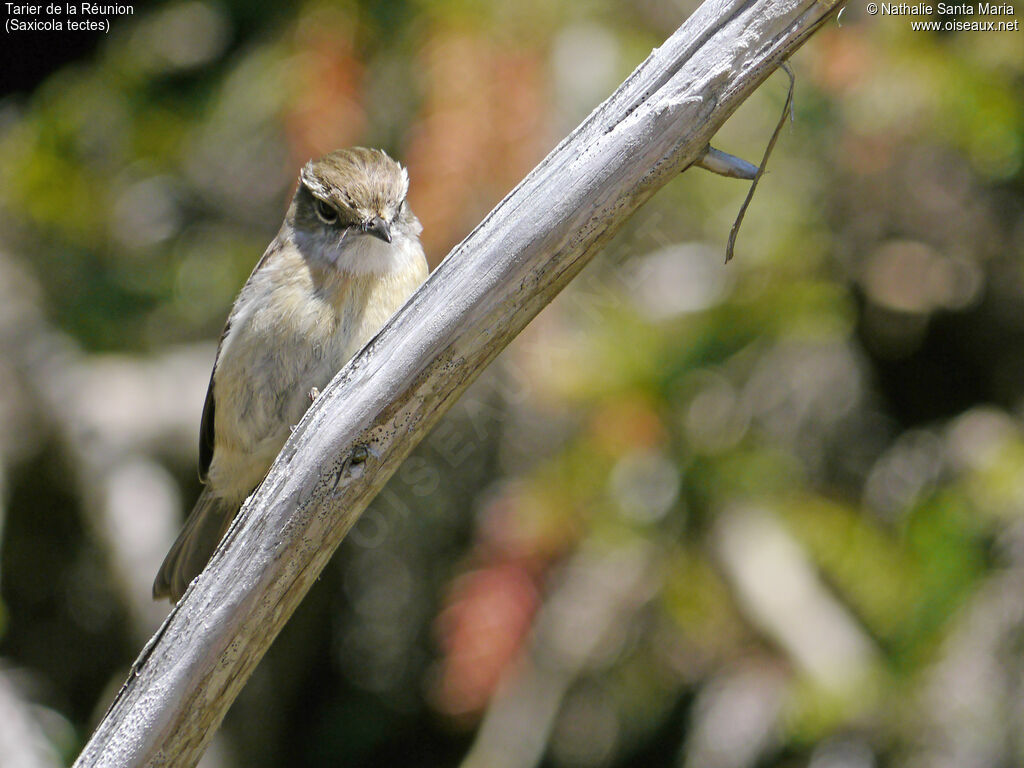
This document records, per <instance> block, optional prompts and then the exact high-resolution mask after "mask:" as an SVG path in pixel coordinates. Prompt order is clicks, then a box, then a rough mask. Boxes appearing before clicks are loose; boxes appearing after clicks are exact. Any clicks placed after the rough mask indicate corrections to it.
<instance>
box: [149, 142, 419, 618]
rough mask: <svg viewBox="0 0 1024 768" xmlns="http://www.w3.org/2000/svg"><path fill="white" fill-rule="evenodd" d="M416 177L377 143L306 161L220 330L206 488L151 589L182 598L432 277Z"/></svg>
mask: <svg viewBox="0 0 1024 768" xmlns="http://www.w3.org/2000/svg"><path fill="white" fill-rule="evenodd" d="M408 190H409V176H408V173H407V172H406V170H405V169H404V168H403V167H402V166H401V165H399V164H398V163H397V162H395V161H394V160H392V159H391V158H390V157H389V156H388V155H387V154H385V153H384V152H383V151H381V150H376V149H364V148H362V147H356V148H352V149H343V150H338V151H336V152H332V153H330V154H328V155H325V156H324V157H322V158H320V159H319V160H315V161H310V162H309V163H307V164H306V165H305V167H303V169H302V172H301V173H300V174H299V184H298V189H297V190H296V192H295V196H294V197H293V198H292V202H291V205H290V206H289V208H288V213H287V214H286V215H285V219H284V223H283V224H282V225H281V229H280V231H279V232H278V233H277V237H275V238H274V240H273V242H271V244H270V246H269V247H268V248H267V250H266V252H265V253H264V254H263V258H261V259H260V261H259V263H257V265H256V268H255V269H254V270H253V273H252V274H251V275H250V276H249V279H248V280H247V281H246V283H245V285H244V286H243V287H242V290H241V292H240V293H239V294H238V298H237V299H235V304H234V306H233V307H232V309H231V313H230V315H229V316H228V321H227V325H226V327H225V328H224V333H223V334H222V335H221V339H220V346H219V348H218V350H217V359H216V361H215V363H214V366H213V373H212V374H211V376H210V385H209V389H208V390H207V393H206V404H205V405H204V406H203V416H202V423H201V425H200V428H199V477H200V479H201V480H202V481H203V483H204V484H205V486H206V487H205V488H204V489H203V491H202V493H201V494H200V496H199V499H198V501H196V505H195V507H194V508H193V510H192V513H191V514H190V515H189V517H188V520H187V521H186V522H185V527H184V528H183V530H182V531H181V533H180V534H179V536H178V539H177V541H175V542H174V545H173V546H172V547H171V549H170V551H169V552H168V553H167V557H166V558H165V559H164V562H163V565H161V566H160V571H159V572H158V573H157V576H156V580H155V581H154V582H153V597H154V599H159V598H162V597H167V598H169V599H170V600H171V601H172V602H177V601H178V600H180V599H181V596H182V595H183V594H184V592H185V589H186V588H187V587H188V585H189V583H190V582H191V581H192V579H193V578H195V577H196V576H197V575H198V574H199V572H200V571H201V570H202V569H203V568H204V567H205V565H206V563H207V561H209V559H210V557H211V556H212V554H213V551H214V549H216V547H217V544H218V543H219V542H220V540H221V538H222V537H223V536H224V534H225V533H226V532H227V529H228V526H229V525H230V524H231V521H232V520H233V519H234V517H235V515H236V514H237V512H238V510H239V508H240V507H241V505H242V502H244V501H245V499H246V497H247V496H248V495H249V494H250V493H252V492H253V490H255V488H256V487H257V486H258V485H259V484H260V483H261V482H262V481H263V478H264V477H265V476H266V474H267V472H268V471H269V470H270V465H271V464H272V463H273V461H274V458H275V457H276V456H277V454H278V452H279V451H280V450H281V447H282V446H283V445H284V443H285V441H286V440H287V438H288V436H289V434H290V432H291V428H292V427H293V426H294V425H295V424H297V423H298V422H299V419H300V418H301V417H302V414H303V413H304V412H305V410H306V408H308V407H309V405H310V403H311V402H312V400H313V399H314V398H315V397H316V395H317V393H318V392H319V391H320V389H321V388H323V387H325V386H326V385H327V383H328V382H329V381H330V380H331V378H332V377H333V376H334V374H335V373H336V372H337V371H338V370H339V369H340V368H341V367H342V366H343V365H344V364H345V363H346V362H347V361H348V360H349V359H350V358H351V357H352V356H353V355H354V354H355V353H356V352H358V351H359V349H360V348H361V347H362V346H363V345H364V344H365V343H366V342H367V341H369V340H370V338H371V337H372V336H373V335H374V334H375V333H377V331H378V330H380V329H381V328H382V327H383V325H384V323H385V322H386V321H387V320H388V318H390V317H391V315H392V314H393V313H394V312H395V310H397V309H398V308H399V307H400V306H401V305H402V304H403V303H404V302H405V300H406V299H407V298H409V296H410V295H412V293H413V291H415V290H416V288H417V287H419V285H420V284H421V283H422V282H423V281H424V280H425V279H426V277H427V260H426V257H425V256H424V254H423V247H422V246H421V245H420V242H419V234H420V232H421V231H422V230H423V227H422V226H421V225H420V223H419V220H418V219H417V218H416V216H415V215H413V212H412V211H411V210H410V209H409V204H408V203H407V202H406V199H405V198H406V193H407V192H408Z"/></svg>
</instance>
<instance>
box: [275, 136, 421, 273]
mask: <svg viewBox="0 0 1024 768" xmlns="http://www.w3.org/2000/svg"><path fill="white" fill-rule="evenodd" d="M408 191H409V175H408V173H407V172H406V170H405V168H403V167H402V166H401V165H399V164H398V163H397V162H395V161H394V160H392V159H391V158H390V157H389V156H388V155H387V153H385V152H384V151H382V150H379V149H365V148H363V147H353V148H351V149H341V150H337V151H335V152H331V153H330V154H328V155H324V156H323V157H321V158H320V159H319V160H310V161H309V162H308V163H306V165H305V167H303V169H302V172H301V174H300V175H299V187H298V190H297V191H296V193H295V199H294V201H293V204H292V207H291V209H290V211H289V220H290V221H291V224H292V227H293V230H294V232H295V236H296V242H297V244H298V245H299V247H300V250H302V251H303V252H304V253H307V254H308V255H309V256H310V257H311V258H317V259H323V260H326V261H328V262H330V263H331V264H333V265H334V266H336V267H338V268H339V269H342V270H344V271H349V272H353V273H356V274H359V273H366V272H375V273H376V272H383V271H387V270H389V269H392V268H394V267H395V266H396V259H400V258H401V257H402V255H403V252H404V250H405V249H408V248H410V247H412V246H415V247H416V248H419V242H418V236H419V233H420V232H421V231H422V227H421V226H420V223H419V221H418V220H417V218H416V216H415V215H414V214H413V213H412V211H411V210H410V209H409V205H408V203H407V202H406V199H405V198H406V194H407V193H408Z"/></svg>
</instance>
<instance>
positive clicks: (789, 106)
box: [725, 63, 796, 264]
mask: <svg viewBox="0 0 1024 768" xmlns="http://www.w3.org/2000/svg"><path fill="white" fill-rule="evenodd" d="M782 69H783V71H785V73H786V74H787V75H789V93H787V94H786V105H785V106H784V107H783V108H782V115H780V116H779V123H778V125H776V126H775V131H774V133H772V137H771V139H769V140H768V146H767V147H765V150H764V157H762V158H761V166H760V167H759V168H758V169H757V173H756V174H755V175H754V180H753V181H752V182H751V183H750V189H749V190H748V191H747V197H746V199H745V200H744V201H743V205H741V206H740V211H739V213H737V214H736V221H734V222H733V225H732V230H731V231H730V232H729V244H728V245H727V246H726V247H725V263H726V264H728V263H729V260H730V259H731V258H732V256H733V250H734V249H735V247H736V235H738V234H739V231H740V224H742V223H743V217H744V216H745V215H746V213H747V207H748V206H749V205H750V201H751V200H752V199H753V197H754V190H755V189H757V182H759V181H760V180H761V177H762V176H764V168H765V166H766V165H767V164H768V158H769V157H770V156H771V154H772V150H773V149H775V141H776V139H778V138H779V134H780V133H782V126H783V125H785V124H786V115H787V114H788V115H789V117H790V120H792V119H793V89H794V88H795V87H796V78H795V77H793V70H791V69H790V68H789V64H786V63H783V65H782Z"/></svg>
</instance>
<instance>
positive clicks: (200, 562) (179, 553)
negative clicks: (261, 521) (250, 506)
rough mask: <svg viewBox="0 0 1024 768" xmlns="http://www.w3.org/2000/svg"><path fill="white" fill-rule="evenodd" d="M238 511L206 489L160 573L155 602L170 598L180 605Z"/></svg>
mask: <svg viewBox="0 0 1024 768" xmlns="http://www.w3.org/2000/svg"><path fill="white" fill-rule="evenodd" d="M236 512H238V506H237V505H235V504H231V503H229V502H226V501H224V499H221V498H218V497H217V496H214V495H213V494H212V493H210V489H209V488H204V489H203V492H202V493H201V494H200V495H199V499H198V500H197V501H196V505H195V507H193V509H192V513H191V514H190V515H189V516H188V520H186V521H185V527H184V528H183V529H182V531H181V533H180V534H178V540H177V541H175V542H174V544H173V545H172V546H171V549H170V551H169V552H168V553H167V557H165V558H164V563H163V565H161V566H160V570H159V571H158V572H157V574H156V580H154V582H153V599H154V600H159V599H160V598H161V597H166V598H168V599H169V600H170V601H171V602H172V603H176V602H178V601H179V600H180V599H181V596H182V595H183V594H185V590H186V589H187V588H188V585H189V584H190V583H191V581H192V579H194V578H195V577H196V576H198V575H199V572H200V571H202V570H203V568H205V567H206V563H207V562H208V561H209V560H210V557H211V556H212V555H213V551H214V550H215V549H216V548H217V544H219V543H220V540H221V539H222V538H223V537H224V534H225V533H227V530H228V526H230V525H231V521H232V520H233V519H234V517H235V513H236Z"/></svg>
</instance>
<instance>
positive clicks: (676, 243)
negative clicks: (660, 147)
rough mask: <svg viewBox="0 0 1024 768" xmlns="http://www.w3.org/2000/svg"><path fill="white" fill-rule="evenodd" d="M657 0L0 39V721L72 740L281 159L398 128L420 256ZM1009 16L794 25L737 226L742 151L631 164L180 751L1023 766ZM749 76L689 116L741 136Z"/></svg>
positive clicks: (695, 765) (195, 419) (121, 670)
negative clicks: (732, 104)
mask: <svg viewBox="0 0 1024 768" xmlns="http://www.w3.org/2000/svg"><path fill="white" fill-rule="evenodd" d="M694 7H695V3H694V2H693V1H692V0H679V2H672V1H671V0H640V1H639V2H638V1H636V0H633V1H632V2H627V1H626V0H584V1H581V2H573V3H542V2H536V1H535V0H533V1H530V0H527V1H522V0H521V1H520V2H512V1H511V0H478V1H477V2H463V1H461V0H441V1H440V2H425V1H423V0H363V2H351V3H343V2H338V3H320V2H298V3H291V4H289V3H267V2H244V1H243V0H223V1H222V2H206V1H205V0H198V1H194V0H186V1H185V2H138V3H136V4H135V5H134V6H133V8H134V14H133V15H131V16H122V17H112V18H111V31H110V33H109V34H108V35H103V34H88V33H76V34H63V35H62V34H56V33H54V34H44V33H19V34H13V35H7V36H5V39H4V43H3V48H2V50H0V55H2V56H3V78H4V80H5V83H4V91H3V94H4V95H3V96H2V98H0V491H2V493H0V531H2V538H0V764H2V765H3V766H19V767H24V768H49V767H50V766H59V765H67V764H69V763H70V762H71V761H72V760H73V759H74V757H75V756H76V755H77V753H78V750H79V749H80V748H81V746H82V745H83V743H84V741H85V739H86V738H87V737H88V735H89V733H90V731H91V729H92V728H93V726H94V725H95V724H96V722H97V721H98V719H99V717H100V716H101V715H102V714H103V712H104V710H105V708H106V706H107V705H108V703H109V702H110V700H111V698H112V697H113V695H114V693H115V691H116V690H117V688H118V687H119V686H120V684H121V682H122V681H123V679H124V678H125V676H126V674H127V671H128V667H129V665H130V663H131V662H132V660H133V659H134V658H135V656H136V654H137V652H138V650H139V649H140V648H141V646H142V644H143V643H144V641H145V640H146V639H147V638H148V637H149V636H150V635H151V633H152V632H153V631H154V629H155V628H156V627H157V626H158V624H159V622H160V621H161V619H162V618H163V616H164V615H165V614H166V612H167V610H168V607H167V605H166V604H165V603H161V604H154V603H152V602H151V601H150V598H149V590H150V583H151V581H152V577H153V574H154V572H155V570H156V568H157V566H158V564H159V562H160V559H161V558H162V556H163V554H164V552H165V550H166V548H167V546H168V545H169V544H170V542H171V541H172V539H173V537H174V535H175V533H176V530H177V528H178V526H179V524H180V521H181V519H182V517H183V515H184V514H185V512H186V511H187V510H188V508H190V506H191V503H192V501H193V500H194V498H195V496H196V494H197V493H198V487H199V486H198V481H197V480H196V476H195V475H196V473H195V468H194V467H195V461H196V442H197V431H198V423H199V413H200V409H201V405H202V399H203V394H204V392H205V387H206V383H207V377H208V375H209V370H210V366H211V364H212V360H213V354H214V342H215V339H216V338H217V336H218V334H219V332H220V329H221V325H222V322H223V319H224V317H225V316H226V314H227V310H228V308H229V306H230V303H231V301H232V299H233V297H234V295H235V292H236V291H237V290H238V288H239V287H240V285H241V284H242V282H243V281H244V280H245V278H246V276H247V275H248V273H249V270H250V269H251V267H252V266H253V264H254V263H255V261H256V260H257V258H258V257H259V255H260V254H261V252H262V250H263V248H264V247H265V246H266V244H267V243H268V242H269V240H270V239H271V238H272V237H273V235H274V233H275V232H276V230H277V227H278V226H279V224H280V221H281V218H282V214H283V211H284V208H285V206H286V202H287V199H288V197H289V195H290V193H291V190H292V189H293V184H294V179H295V176H296V172H297V169H298V168H299V166H300V165H301V164H302V163H303V162H305V160H306V159H308V158H309V157H310V156H313V155H318V154H321V153H323V152H326V151H329V150H331V149H333V148H336V147H339V146H345V145H350V144H366V145H372V146H380V147H384V148H386V149H387V150H388V151H389V152H390V153H391V154H392V155H393V156H395V157H397V158H400V159H401V160H402V161H403V162H405V163H406V164H408V167H409V170H410V175H411V177H412V189H411V193H410V195H411V203H412V207H413V209H414V210H415V211H416V212H417V213H418V215H419V217H420V218H421V219H422V221H423V223H424V226H425V231H424V238H425V244H426V247H427V250H428V254H429V257H430V260H431V264H432V265H436V264H437V263H438V262H439V261H440V259H441V258H443V256H444V255H445V254H446V253H447V251H448V249H449V248H450V247H451V246H452V245H453V244H455V243H456V242H458V241H459V240H460V239H461V238H462V237H464V236H465V235H466V234H467V233H468V231H469V230H470V229H471V228H472V227H473V226H474V225H475V224H476V223H477V222H478V221H479V220H480V218H481V217H482V216H483V215H484V214H485V213H486V212H487V211H488V210H489V209H490V208H491V207H492V206H493V205H494V204H495V203H496V202H497V201H498V200H499V199H500V198H501V196H502V195H504V194H505V193H506V192H507V191H508V190H509V189H510V188H511V187H512V186H513V185H514V184H515V183H516V182H517V181H518V180H519V179H520V178H521V177H522V176H523V175H524V174H525V173H526V172H528V171H529V170H530V168H532V167H533V165H534V164H535V163H536V162H537V161H539V160H540V159H541V158H542V157H543V156H544V154H545V153H546V152H547V151H548V150H549V149H550V148H552V147H553V146H554V145H555V144H556V143H557V141H558V140H559V139H560V138H561V137H562V136H564V135H565V134H566V133H567V132H568V131H569V130H570V129H571V128H573V127H574V126H575V125H576V124H577V123H578V122H579V121H580V120H581V119H582V118H583V117H585V116H586V115H587V114H588V113H589V111H590V110H591V109H593V107H594V106H596V105H597V104H598V103H599V102H600V101H601V100H602V99H604V98H605V97H606V96H607V95H608V94H609V93H610V92H611V91H612V90H613V89H614V87H615V86H616V85H617V84H618V83H619V82H620V81H621V80H622V79H623V78H624V77H625V76H626V75H627V74H628V73H629V72H630V71H631V70H632V69H633V68H634V67H635V66H636V65H637V64H638V63H639V62H640V61H641V60H642V59H643V58H644V56H645V55H646V54H647V53H648V52H649V51H650V49H651V48H652V47H653V46H656V45H658V44H659V43H660V42H661V41H662V40H663V39H664V38H665V37H666V36H667V35H669V34H670V33H671V32H672V31H673V30H674V29H675V28H676V27H677V26H678V25H679V24H680V23H681V22H682V20H683V19H685V18H686V17H687V16H688V15H689V14H690V13H691V12H692V10H693V8H694ZM1011 18H1016V17H1011ZM1022 43H1024V36H1022V34H1021V33H1020V32H1004V33H961V34H946V33H922V32H911V30H910V26H909V23H908V20H907V19H906V18H895V17H881V16H876V17H870V16H868V15H866V14H865V13H864V9H863V7H862V5H860V4H856V3H855V4H853V5H851V6H850V7H849V8H848V9H847V11H846V12H845V13H844V14H843V17H842V23H841V25H838V24H836V23H831V24H829V25H827V27H826V28H824V29H822V30H821V31H820V32H819V33H818V34H817V35H816V36H815V37H814V38H813V39H812V40H811V41H810V42H809V43H808V44H807V45H806V46H805V47H804V48H803V49H801V50H800V51H799V52H798V53H797V55H796V56H795V57H794V60H793V68H794V70H795V72H796V76H797V91H796V101H795V110H794V115H793V120H792V122H791V124H790V125H789V126H787V127H786V128H785V129H784V131H783V133H782V136H781V138H780V141H779V144H778V146H777V149H776V152H775V155H774V157H773V158H772V160H771V163H770V168H771V173H770V174H769V175H768V176H766V177H765V179H764V181H763V184H762V186H761V187H760V190H759V192H758V195H757V196H756V197H755V199H754V203H753V205H752V207H751V209H750V212H749V214H748V216H747V220H746V223H745V225H744V228H743V230H742V231H741V233H740V238H739V245H738V249H737V258H736V259H735V260H734V261H733V262H732V263H730V264H729V265H728V266H725V265H724V264H723V255H724V244H725V241H726V238H727V235H728V232H729V227H730V226H731V224H732V221H733V218H734V216H735V214H736V211H737V209H738V206H739V204H740V202H741V200H742V198H743V196H744V194H745V193H746V185H745V184H744V183H741V182H737V181H731V180H726V179H721V178H718V177H713V176H711V175H710V174H707V173H704V172H701V171H697V170H694V171H690V172H687V173H685V174H683V175H682V176H681V177H680V178H679V179H678V180H676V181H674V182H672V183H671V184H669V185H668V186H667V187H666V188H665V189H664V190H662V191H661V192H659V193H658V195H657V196H656V197H655V198H654V199H653V200H652V201H651V202H650V203H649V204H648V205H647V206H646V207H644V208H643V209H642V210H641V211H639V212H638V213H637V215H636V216H635V217H634V218H633V219H632V221H631V222H630V223H629V225H628V226H627V227H626V228H625V229H624V230H623V231H622V232H621V233H620V234H619V235H618V236H617V237H616V238H615V240H614V241H613V242H612V243H611V244H610V245H609V246H608V247H607V249H606V250H605V251H604V252H603V253H602V254H601V255H600V256H599V257H598V258H597V259H596V260H595V262H594V263H593V264H592V265H591V266H590V267H588V268H587V269H586V270H585V272H584V273H583V274H582V275H581V276H580V277H579V278H578V279H577V280H576V281H575V282H574V283H573V284H572V285H571V286H570V287H569V288H568V289H567V290H566V291H565V293H564V294H563V295H562V296H560V297H559V298H558V299H557V300H556V301H555V302H554V303H553V304H552V305H551V306H550V307H549V308H548V309H546V310H545V311H544V312H543V313H542V314H541V315H540V316H539V317H538V318H537V319H536V320H535V321H534V322H533V323H532V324H531V325H530V326H529V328H527V330H526V331H525V332H524V333H523V334H522V336H521V337H520V338H518V339H516V340H515V342H514V343H513V344H512V345H511V346H510V348H509V349H508V350H507V351H506V352H505V353H504V354H502V355H501V357H500V358H499V360H498V361H497V362H496V363H495V364H494V365H493V366H492V367H491V368H490V369H489V370H488V372H487V373H486V374H485V375H484V376H483V377H482V378H481V379H480V380H479V381H478V382H477V383H476V384H475V385H474V386H473V387H472V388H471V389H470V391H469V392H468V393H467V394H466V395H465V397H464V398H463V400H462V401H461V402H460V403H459V405H458V406H456V408H455V409H454V410H453V411H452V413H451V414H450V415H449V416H448V417H446V419H445V420H444V421H443V422H442V423H441V424H440V425H439V426H438V428H437V429H436V430H435V431H434V432H433V433H432V435H431V436H430V437H429V438H427V439H426V441H425V442H424V443H423V445H421V446H420V448H419V449H417V451H416V452H415V453H414V455H413V456H412V457H411V458H410V459H409V460H408V462H407V463H406V464H405V465H404V466H403V468H402V469H401V471H400V472H399V473H398V474H397V475H396V476H395V478H394V479H393V481H392V482H391V483H390V485H389V486H388V487H387V488H386V489H385V491H384V492H383V493H382V494H381V496H380V497H379V498H378V499H377V500H376V501H375V502H374V504H373V505H372V507H371V508H370V509H369V510H368V512H367V514H366V516H365V517H364V519H363V520H362V522H361V523H360V524H359V526H358V527H357V528H356V529H354V531H353V533H352V534H351V535H350V536H349V538H348V540H347V541H346V542H345V544H344V545H343V546H342V548H341V549H340V550H339V552H338V554H337V556H336V557H335V558H334V560H333V561H332V563H331V565H330V567H329V568H328V569H327V570H326V571H325V573H324V575H323V577H322V578H321V580H320V581H319V583H318V584H317V586H316V587H315V588H314V589H313V591H312V592H311V593H310V595H309V596H308V598H307V599H306V601H305V602H304V604H303V606H302V607H301V609H300V610H299V611H298V613H297V614H296V615H295V616H294V618H293V619H292V620H291V622H290V623H289V625H288V626H287V628H286V629H285V630H284V632H283V634H282V635H281V636H280V638H279V639H278V641H277V642H276V644H275V645H274V647H273V648H272V649H271V651H270V653H269V654H268V656H267V658H266V659H265V660H264V661H263V663H262V664H261V665H260V666H259V668H258V670H257V671H256V673H255V675H254V676H253V678H252V680H251V681H250V682H249V684H248V686H247V687H246V688H245V690H244V691H243V693H242V694H241V696H240V698H239V699H238V701H237V703H236V704H235V706H234V708H233V709H232V710H231V712H230V714H229V715H228V717H227V720H226V722H225V723H224V726H223V728H222V729H221V731H220V732H219V733H218V735H217V736H216V738H215V740H214V742H213V745H212V747H211V749H210V751H209V752H208V754H207V756H206V757H205V758H204V761H203V765H204V766H206V768H234V767H236V766H247V767H251V768H263V767H268V768H269V767H270V766H284V765H287V766H299V767H304V766H354V767H370V766H391V765H403V766H414V767H415V766H423V767H424V768H425V767H427V766H430V767H434V766H468V767H470V768H494V767H496V768H505V767H507V768H520V767H521V768H526V767H527V766H536V765H543V766H552V767H556V766H557V767H559V768H562V767H565V768H591V767H593V768H597V767H612V766H678V767H679V768H746V767H753V766H760V767H767V766H809V767H810V768H873V767H874V766H907V767H908V768H911V767H912V768H925V767H926V766H927V767H930V766H936V767H942V768H946V767H949V768H953V767H954V766H956V767H961V766H962V767H963V768H988V767H991V768H1001V767H1004V766H1014V765H1021V764H1024V655H1022V654H1024V651H1022V649H1024V431H1022V428H1024V424H1022V418H1024V175H1022V160H1024V99H1022V95H1024V93H1022V91H1024V44H1022ZM785 89H786V84H785V79H784V78H783V77H782V76H781V75H777V76H776V77H773V78H772V79H770V80H769V81H768V82H767V83H766V84H765V85H764V86H763V87H762V88H761V89H760V90H759V91H758V92H757V93H756V94H754V95H753V97H752V98H751V99H750V100H749V101H748V102H747V103H746V104H745V105H744V106H743V107H742V108H741V110H740V111H739V112H738V113H737V114H736V115H735V116H734V117H733V118H732V120H731V121H730V122H729V123H728V124H727V125H726V126H725V127H724V128H723V130H722V131H721V133H720V135H719V137H718V139H717V141H716V144H717V145H719V146H720V147H721V148H723V149H725V150H728V151H731V152H733V153H735V154H739V155H741V156H744V157H746V158H748V159H750V160H752V161H755V162H756V161H757V160H758V159H759V158H760V156H761V152H762V150H763V147H764V145H765V143H766V141H767V139H768V136H769V135H770V133H771V130H772V128H773V127H774V124H775V122H776V120H777V119H778V116H779V112H780V110H781V107H782V104H783V102H784V99H785ZM523 226H524V227H529V226H530V222H523Z"/></svg>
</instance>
